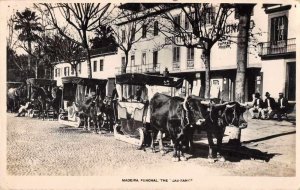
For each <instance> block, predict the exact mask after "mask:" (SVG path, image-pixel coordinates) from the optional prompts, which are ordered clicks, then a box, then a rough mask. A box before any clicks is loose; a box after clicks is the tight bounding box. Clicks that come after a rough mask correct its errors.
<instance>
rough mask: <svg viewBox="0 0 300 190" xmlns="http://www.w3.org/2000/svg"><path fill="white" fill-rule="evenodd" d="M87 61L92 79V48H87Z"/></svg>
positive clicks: (89, 76) (89, 75)
mask: <svg viewBox="0 0 300 190" xmlns="http://www.w3.org/2000/svg"><path fill="white" fill-rule="evenodd" d="M86 57H87V59H86V61H87V72H88V78H89V79H91V78H92V77H93V75H92V63H91V55H90V50H89V49H88V48H87V49H86Z"/></svg>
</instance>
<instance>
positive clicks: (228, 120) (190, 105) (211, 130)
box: [150, 93, 247, 162]
mask: <svg viewBox="0 0 300 190" xmlns="http://www.w3.org/2000/svg"><path fill="white" fill-rule="evenodd" d="M245 111H246V106H245V105H242V104H240V103H238V102H226V103H222V104H214V103H212V102H211V101H206V100H204V99H201V98H199V97H197V96H188V97H186V98H185V99H183V98H180V97H171V96H167V95H164V94H160V93H156V94H155V95H154V96H153V98H152V99H151V101H150V114H151V118H150V126H151V127H154V128H155V129H157V130H158V131H159V132H160V134H162V133H166V134H168V135H169V137H170V138H171V140H172V142H173V146H174V153H173V158H172V160H173V161H179V160H187V159H186V157H185V156H184V152H183V145H184V144H185V145H186V146H188V147H189V148H190V149H192V148H193V134H194V131H195V129H196V128H198V127H199V128H201V129H204V130H206V132H207V138H208V144H209V152H208V159H209V161H210V162H211V161H213V162H214V161H216V160H220V161H225V159H224V157H223V156H221V155H220V150H221V145H222V139H223V136H224V132H225V128H226V126H232V127H238V128H245V127H247V122H246V121H245V119H244V118H243V114H244V112H245ZM152 131H153V130H152ZM151 136H152V143H151V146H152V150H154V149H155V147H154V136H155V135H154V132H151ZM213 137H215V138H216V139H217V146H216V148H214V142H213ZM159 139H160V140H159V145H160V150H161V151H163V146H162V140H161V139H162V138H159Z"/></svg>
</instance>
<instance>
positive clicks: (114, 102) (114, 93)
mask: <svg viewBox="0 0 300 190" xmlns="http://www.w3.org/2000/svg"><path fill="white" fill-rule="evenodd" d="M111 96H112V97H111V98H112V109H113V120H114V121H113V123H114V124H115V123H116V122H117V119H118V108H117V104H118V98H119V94H118V91H117V88H116V84H114V89H113V91H112V94H111Z"/></svg>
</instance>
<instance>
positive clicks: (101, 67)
mask: <svg viewBox="0 0 300 190" xmlns="http://www.w3.org/2000/svg"><path fill="white" fill-rule="evenodd" d="M100 71H103V59H100Z"/></svg>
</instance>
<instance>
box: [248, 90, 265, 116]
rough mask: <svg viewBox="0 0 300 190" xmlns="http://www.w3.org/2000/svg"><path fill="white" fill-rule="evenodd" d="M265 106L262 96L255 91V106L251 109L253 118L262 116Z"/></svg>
mask: <svg viewBox="0 0 300 190" xmlns="http://www.w3.org/2000/svg"><path fill="white" fill-rule="evenodd" d="M262 108H263V100H262V99H261V98H260V94H259V93H255V100H254V103H253V107H252V108H250V109H249V113H250V115H251V117H252V119H256V118H257V119H258V118H260V112H261V110H262Z"/></svg>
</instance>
